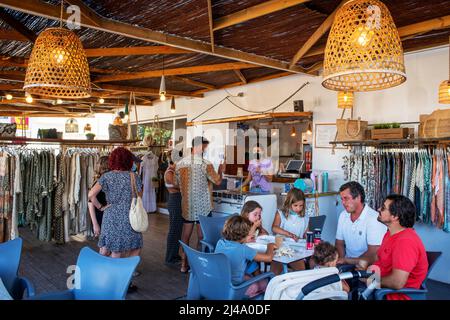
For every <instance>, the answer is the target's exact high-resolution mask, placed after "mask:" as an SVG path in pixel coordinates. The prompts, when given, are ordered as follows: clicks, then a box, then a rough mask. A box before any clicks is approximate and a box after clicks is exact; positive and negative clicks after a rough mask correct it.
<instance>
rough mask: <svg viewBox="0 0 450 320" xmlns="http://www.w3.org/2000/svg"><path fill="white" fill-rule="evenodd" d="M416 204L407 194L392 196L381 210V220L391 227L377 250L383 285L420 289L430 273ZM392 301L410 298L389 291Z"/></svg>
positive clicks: (394, 287) (376, 264) (379, 218)
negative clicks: (420, 236) (417, 225)
mask: <svg viewBox="0 0 450 320" xmlns="http://www.w3.org/2000/svg"><path fill="white" fill-rule="evenodd" d="M415 217H416V207H415V206H414V204H413V203H412V202H411V200H409V199H408V198H407V197H405V196H402V195H397V194H393V195H389V196H387V197H386V199H385V201H384V204H383V206H382V207H381V208H380V210H379V216H378V221H380V222H381V223H384V224H385V225H386V226H387V227H388V231H387V232H386V234H385V235H384V238H383V242H382V243H381V246H380V248H379V249H378V252H377V257H378V259H377V261H376V262H375V263H374V265H375V266H378V267H379V268H380V273H381V287H382V288H391V289H395V290H398V289H402V288H414V289H420V287H421V285H422V282H423V281H424V280H425V277H426V276H427V272H428V260H427V255H426V252H425V247H424V246H423V243H422V240H421V239H420V238H419V236H418V235H417V233H416V231H415V230H414V229H413V226H414V221H415ZM387 299H388V300H410V298H409V297H408V296H407V295H404V294H389V295H387Z"/></svg>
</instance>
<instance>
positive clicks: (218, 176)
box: [176, 136, 224, 272]
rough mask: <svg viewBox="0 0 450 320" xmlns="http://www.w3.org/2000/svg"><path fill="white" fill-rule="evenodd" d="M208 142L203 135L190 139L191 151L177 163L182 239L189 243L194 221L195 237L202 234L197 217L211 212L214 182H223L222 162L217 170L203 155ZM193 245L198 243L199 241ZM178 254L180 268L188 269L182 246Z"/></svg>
mask: <svg viewBox="0 0 450 320" xmlns="http://www.w3.org/2000/svg"><path fill="white" fill-rule="evenodd" d="M208 144H209V141H208V140H207V139H206V138H204V137H200V136H198V137H195V138H194V139H193V140H192V153H191V154H190V155H188V156H186V157H185V158H183V159H182V160H181V161H180V162H178V163H177V167H176V179H177V182H178V185H179V186H180V191H181V197H182V200H181V207H182V213H183V222H184V223H183V233H182V236H181V240H182V241H183V242H184V243H186V244H189V240H190V238H191V235H192V231H193V229H194V224H196V225H197V238H198V240H201V239H202V238H203V234H202V231H201V229H200V225H199V224H198V220H199V218H198V217H199V216H201V215H202V216H208V215H210V214H211V211H212V209H213V200H212V189H213V184H216V185H220V184H221V182H222V173H223V170H224V164H221V165H220V166H219V172H216V171H215V170H214V167H213V165H212V163H211V162H209V161H208V160H206V159H204V158H203V153H204V152H205V151H206V148H207V147H208ZM196 247H198V242H197V246H196ZM180 249H181V247H180ZM180 255H181V257H182V265H181V272H187V270H188V266H187V261H186V256H185V254H184V252H182V250H180Z"/></svg>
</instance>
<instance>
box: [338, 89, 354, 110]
mask: <svg viewBox="0 0 450 320" xmlns="http://www.w3.org/2000/svg"><path fill="white" fill-rule="evenodd" d="M337 100H338V108H340V109H351V108H353V92H350V91H339V92H338V99H337Z"/></svg>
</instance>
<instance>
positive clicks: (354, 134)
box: [336, 118, 368, 141]
mask: <svg viewBox="0 0 450 320" xmlns="http://www.w3.org/2000/svg"><path fill="white" fill-rule="evenodd" d="M367 126H368V122H367V121H361V118H358V120H350V119H337V120H336V127H337V138H336V141H353V140H364V139H365V138H366V130H367Z"/></svg>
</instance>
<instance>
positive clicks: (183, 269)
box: [180, 259, 189, 273]
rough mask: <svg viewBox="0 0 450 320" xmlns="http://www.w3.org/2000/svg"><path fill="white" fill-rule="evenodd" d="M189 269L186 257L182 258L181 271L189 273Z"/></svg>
mask: <svg viewBox="0 0 450 320" xmlns="http://www.w3.org/2000/svg"><path fill="white" fill-rule="evenodd" d="M188 271H189V265H188V264H187V261H186V259H183V260H181V269H180V272H181V273H187V272H188Z"/></svg>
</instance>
